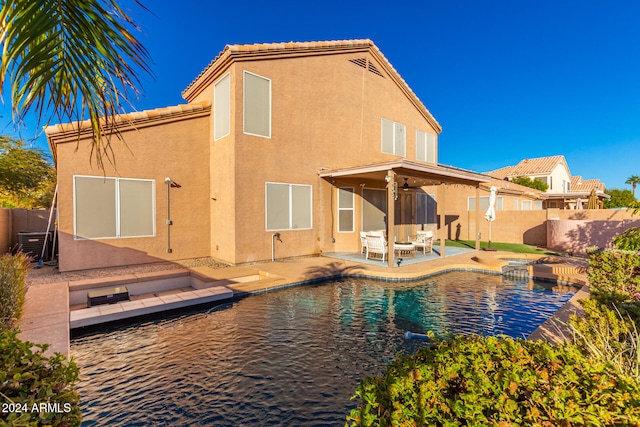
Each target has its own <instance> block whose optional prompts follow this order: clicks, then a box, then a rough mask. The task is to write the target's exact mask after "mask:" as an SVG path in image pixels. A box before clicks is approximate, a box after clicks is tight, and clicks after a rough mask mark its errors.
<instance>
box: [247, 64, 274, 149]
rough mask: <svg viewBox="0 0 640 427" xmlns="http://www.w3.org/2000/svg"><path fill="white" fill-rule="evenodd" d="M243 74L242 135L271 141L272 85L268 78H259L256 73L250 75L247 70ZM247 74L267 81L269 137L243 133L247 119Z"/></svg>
mask: <svg viewBox="0 0 640 427" xmlns="http://www.w3.org/2000/svg"><path fill="white" fill-rule="evenodd" d="M242 71H243V74H242V133H244V134H245V135H252V136H257V137H260V138H267V139H271V133H272V129H271V127H272V125H273V123H272V122H273V114H272V113H273V112H272V98H273V96H272V95H273V93H272V87H271V86H272V84H271V79H270V78H268V77H264V76H261V75H259V74H256V73H252V72H251V71H247V70H242ZM247 74H251V75H252V76H255V77H258V78H261V79H264V80H267V81H268V82H269V135H267V136H265V135H260V134H257V133H251V132H246V131H245V127H246V117H247V113H246V104H247V102H246V96H247V90H246V88H247V80H246V79H245V76H246V75H247Z"/></svg>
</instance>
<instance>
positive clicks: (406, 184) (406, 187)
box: [402, 178, 420, 191]
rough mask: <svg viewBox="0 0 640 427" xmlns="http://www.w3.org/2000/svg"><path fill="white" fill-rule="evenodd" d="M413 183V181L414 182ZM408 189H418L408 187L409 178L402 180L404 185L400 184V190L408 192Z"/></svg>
mask: <svg viewBox="0 0 640 427" xmlns="http://www.w3.org/2000/svg"><path fill="white" fill-rule="evenodd" d="M414 181H415V180H414ZM410 188H420V186H417V187H412V186H410V185H409V178H404V184H402V189H403V190H404V191H407V190H409V189H410Z"/></svg>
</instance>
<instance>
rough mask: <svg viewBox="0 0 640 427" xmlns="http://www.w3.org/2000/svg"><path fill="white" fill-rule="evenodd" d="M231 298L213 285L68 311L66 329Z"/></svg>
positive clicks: (227, 293) (223, 288)
mask: <svg viewBox="0 0 640 427" xmlns="http://www.w3.org/2000/svg"><path fill="white" fill-rule="evenodd" d="M231 298H233V291H232V290H231V289H228V288H226V287H224V286H215V287H211V288H206V289H194V290H193V291H183V292H173V293H168V294H163V295H160V296H154V297H149V298H141V299H136V300H133V301H124V302H119V303H116V304H107V305H98V306H95V307H90V308H85V309H80V310H73V311H71V312H69V327H70V328H71V329H74V328H82V327H85V326H91V325H98V324H100V323H108V322H114V321H116V320H122V319H127V318H130V317H136V316H144V315H147V314H153V313H158V312H161V311H168V310H174V309H177V308H184V307H189V306H192V305H198V304H204V303H209V302H214V301H220V300H225V299H231Z"/></svg>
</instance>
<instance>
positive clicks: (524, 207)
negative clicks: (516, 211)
mask: <svg viewBox="0 0 640 427" xmlns="http://www.w3.org/2000/svg"><path fill="white" fill-rule="evenodd" d="M522 210H523V211H530V210H531V200H523V201H522Z"/></svg>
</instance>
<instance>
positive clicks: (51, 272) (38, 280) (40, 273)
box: [26, 258, 229, 287]
mask: <svg viewBox="0 0 640 427" xmlns="http://www.w3.org/2000/svg"><path fill="white" fill-rule="evenodd" d="M36 265H37V264H32V267H35V266H36ZM201 266H207V267H211V268H215V269H219V268H225V267H229V264H225V263H222V262H219V261H215V260H213V259H211V258H196V259H189V260H183V261H175V262H159V263H153V264H140V265H131V266H127V267H110V268H100V269H93V270H83V271H68V272H64V273H61V272H60V271H58V268H57V266H50V265H46V263H45V265H44V266H43V267H42V268H32V269H31V270H29V272H28V274H27V280H26V286H27V287H29V286H31V285H44V284H48V283H57V282H67V281H73V280H83V279H97V278H101V277H112V276H123V275H125V274H136V273H150V272H154V271H164V270H174V269H176V268H180V267H201Z"/></svg>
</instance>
